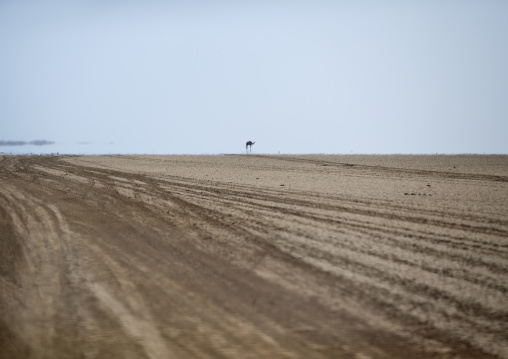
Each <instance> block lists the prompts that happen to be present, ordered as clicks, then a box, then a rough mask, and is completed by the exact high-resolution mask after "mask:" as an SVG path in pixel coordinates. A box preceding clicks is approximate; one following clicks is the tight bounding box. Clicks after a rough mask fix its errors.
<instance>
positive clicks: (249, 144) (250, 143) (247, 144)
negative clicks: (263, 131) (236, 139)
mask: <svg viewBox="0 0 508 359" xmlns="http://www.w3.org/2000/svg"><path fill="white" fill-rule="evenodd" d="M255 143H256V142H252V141H248V142H247V143H246V144H245V151H247V148H248V147H249V146H250V152H252V145H253V144H255Z"/></svg>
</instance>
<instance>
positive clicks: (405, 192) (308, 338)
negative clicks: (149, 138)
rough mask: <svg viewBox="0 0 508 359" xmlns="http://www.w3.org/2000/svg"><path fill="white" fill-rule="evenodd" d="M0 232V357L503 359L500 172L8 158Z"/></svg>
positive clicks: (409, 160) (462, 163) (452, 166)
mask: <svg viewBox="0 0 508 359" xmlns="http://www.w3.org/2000/svg"><path fill="white" fill-rule="evenodd" d="M0 233H1V238H0V358H154V359H155V358H357V359H365V358H489V357H493V358H496V357H501V358H508V156H317V155H316V156H310V155H309V156H255V155H225V156H80V157H49V156H3V157H0Z"/></svg>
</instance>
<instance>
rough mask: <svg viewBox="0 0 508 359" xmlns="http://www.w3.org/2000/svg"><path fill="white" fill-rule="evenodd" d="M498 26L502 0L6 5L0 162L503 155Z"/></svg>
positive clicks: (502, 50) (0, 59) (506, 15)
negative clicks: (100, 156)
mask: <svg viewBox="0 0 508 359" xmlns="http://www.w3.org/2000/svg"><path fill="white" fill-rule="evenodd" d="M507 19H508V1H504V0H503V1H501V0H500V1H490V0H484V1H458V0H457V1H446V0H445V1H390V0H389V1H383V2H376V1H367V0H365V1H362V0H360V1H352V0H350V1H338V0H337V1H321V0H317V1H277V0H275V1H237V2H231V1H192V0H191V1H178V0H174V1H150V0H149V1H86V0H81V1H24V0H0V141H26V142H27V145H25V146H0V152H10V151H12V152H14V153H24V152H34V153H41V152H60V153H160V154H185V153H188V154H214V153H242V152H244V151H245V142H246V141H247V140H253V141H256V144H255V145H254V146H253V152H257V153H278V152H280V153H346V154H347V153H380V154H383V153H508V21H507ZM34 140H46V141H52V142H54V144H52V145H46V146H35V145H31V144H29V142H31V141H34Z"/></svg>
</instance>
